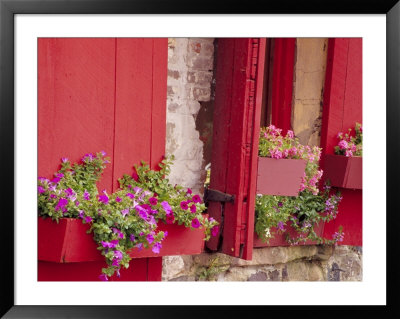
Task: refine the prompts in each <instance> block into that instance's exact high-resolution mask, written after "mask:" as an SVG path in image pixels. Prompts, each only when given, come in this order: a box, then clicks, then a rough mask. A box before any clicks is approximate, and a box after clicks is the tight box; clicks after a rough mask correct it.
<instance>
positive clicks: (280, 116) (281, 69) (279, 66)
mask: <svg viewBox="0 0 400 319" xmlns="http://www.w3.org/2000/svg"><path fill="white" fill-rule="evenodd" d="M274 41H275V46H274V62H273V69H272V83H271V85H272V96H271V117H272V121H271V123H272V124H274V125H276V126H277V127H279V128H281V129H283V131H284V132H285V131H287V130H290V129H291V117H292V93H293V72H294V56H295V49H296V39H295V38H277V39H274Z"/></svg>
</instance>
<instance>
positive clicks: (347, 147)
mask: <svg viewBox="0 0 400 319" xmlns="http://www.w3.org/2000/svg"><path fill="white" fill-rule="evenodd" d="M354 131H355V135H352V129H351V128H349V131H348V133H346V134H343V133H342V132H339V133H338V135H337V138H338V139H339V140H340V141H339V143H338V145H336V146H335V154H336V155H345V156H347V157H352V156H362V126H361V124H360V123H356V125H355V128H354Z"/></svg>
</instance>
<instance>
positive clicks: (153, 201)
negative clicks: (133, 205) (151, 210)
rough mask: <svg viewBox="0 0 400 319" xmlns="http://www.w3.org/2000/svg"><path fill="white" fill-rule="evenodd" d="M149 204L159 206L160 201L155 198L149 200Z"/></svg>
mask: <svg viewBox="0 0 400 319" xmlns="http://www.w3.org/2000/svg"><path fill="white" fill-rule="evenodd" d="M149 203H150V204H151V205H153V206H154V205H157V203H158V200H157V198H155V197H150V198H149Z"/></svg>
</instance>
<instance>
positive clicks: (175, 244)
mask: <svg viewBox="0 0 400 319" xmlns="http://www.w3.org/2000/svg"><path fill="white" fill-rule="evenodd" d="M157 229H158V230H160V231H167V232H168V236H167V238H165V239H164V240H163V242H162V245H163V247H162V248H161V250H160V253H159V254H155V253H153V252H152V251H151V249H142V250H139V249H137V248H134V249H132V251H131V252H130V253H129V255H130V256H131V257H132V258H143V257H156V256H174V255H197V254H200V253H202V252H203V250H204V229H200V228H198V229H190V228H186V227H185V226H184V225H178V224H173V225H168V224H164V223H163V222H159V223H158V228H157ZM183 243H184V244H183Z"/></svg>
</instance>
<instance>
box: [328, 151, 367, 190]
mask: <svg viewBox="0 0 400 319" xmlns="http://www.w3.org/2000/svg"><path fill="white" fill-rule="evenodd" d="M324 178H325V179H326V180H328V179H329V180H330V182H331V186H335V187H341V188H350V189H362V157H360V156H353V157H346V156H343V155H332V154H327V155H325V162H324Z"/></svg>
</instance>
